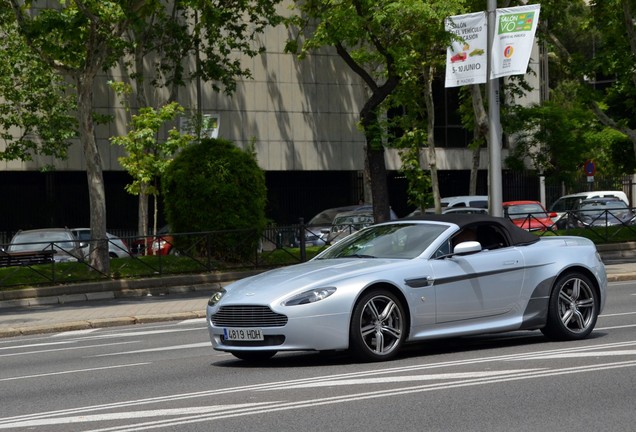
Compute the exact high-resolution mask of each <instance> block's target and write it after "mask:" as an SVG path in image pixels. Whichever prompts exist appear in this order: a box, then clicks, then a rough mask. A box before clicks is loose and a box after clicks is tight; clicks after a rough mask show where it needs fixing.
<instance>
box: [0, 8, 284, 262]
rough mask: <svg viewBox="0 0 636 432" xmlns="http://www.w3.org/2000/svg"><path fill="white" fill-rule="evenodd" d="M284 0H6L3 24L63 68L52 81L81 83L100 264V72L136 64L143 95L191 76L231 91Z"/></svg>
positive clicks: (81, 127) (77, 87)
mask: <svg viewBox="0 0 636 432" xmlns="http://www.w3.org/2000/svg"><path fill="white" fill-rule="evenodd" d="M278 3H279V0H252V1H250V0H247V1H242V2H222V3H221V4H217V3H211V2H207V1H204V0H183V1H175V2H168V3H164V2H158V1H151V0H132V1H123V0H110V1H103V0H81V1H80V0H60V1H57V2H56V1H48V0H46V1H45V0H33V1H29V2H25V1H23V0H0V11H2V17H3V18H4V19H3V21H2V22H1V24H2V25H3V27H6V28H9V29H11V27H10V26H12V25H15V28H16V29H17V32H18V33H19V34H20V36H21V38H22V42H21V43H22V44H23V46H25V47H28V48H29V50H30V53H31V56H32V58H37V59H40V60H41V61H42V62H43V63H45V64H46V65H47V66H48V71H54V72H55V73H56V74H58V79H57V80H50V82H62V81H63V79H67V80H69V81H70V82H71V83H72V84H73V86H74V95H75V108H76V111H75V113H76V115H77V124H78V136H79V142H80V145H81V146H82V149H83V153H84V159H85V161H86V173H87V179H88V190H89V200H90V215H91V216H90V218H91V220H90V226H91V232H92V235H93V237H94V238H96V239H97V240H98V242H97V243H96V247H97V251H96V253H94V254H91V264H92V266H93V267H94V268H96V269H98V270H99V271H102V272H104V273H108V271H109V259H108V248H107V240H106V203H105V193H104V180H103V174H102V161H101V156H100V153H99V151H98V148H97V142H96V139H95V126H94V121H95V120H94V113H93V95H94V94H93V92H94V89H95V85H96V82H97V81H96V78H97V75H98V73H100V72H101V71H104V70H108V69H109V68H111V67H113V66H115V65H116V64H117V63H118V62H119V63H120V64H121V66H122V69H124V70H128V67H129V66H130V67H131V68H132V70H130V76H131V78H132V79H133V80H134V81H135V83H136V84H137V89H136V91H138V92H139V93H138V94H139V96H138V97H139V98H140V100H143V99H144V97H145V96H144V95H145V94H146V93H145V91H147V90H148V89H149V88H157V87H161V88H165V89H169V90H170V91H169V94H170V95H171V97H172V96H173V95H174V94H175V93H174V92H175V89H176V88H177V87H179V86H182V85H183V84H184V83H185V82H186V81H187V80H188V79H201V80H211V81H212V80H213V81H218V82H220V83H221V84H222V85H224V86H225V88H226V90H229V91H231V90H232V88H233V85H234V79H235V78H236V77H237V76H241V75H248V74H249V73H248V71H246V70H245V69H244V68H242V67H241V63H240V62H241V59H240V56H239V55H236V54H237V53H246V54H248V55H255V53H258V52H259V51H260V49H259V48H258V46H255V45H253V44H254V41H255V38H256V36H257V35H258V34H259V32H260V31H262V29H263V28H264V27H265V26H266V25H268V24H269V23H272V22H273V23H275V22H277V21H276V20H277V19H278V15H277V14H276V11H275V7H276V5H277V4H278ZM7 11H11V12H12V13H11V14H8V13H7ZM4 54H6V56H7V64H16V63H18V62H16V61H15V60H14V59H13V58H12V56H13V55H14V52H12V51H7V52H5V53H4ZM126 54H133V61H132V62H130V57H124V56H125V55H126ZM148 54H151V55H154V56H155V60H154V61H146V60H148V59H147V58H145V56H146V55H148ZM191 56H194V57H196V61H195V62H194V63H195V68H194V70H189V69H188V68H186V65H189V64H191V63H192V62H190V61H187V60H188V59H189V58H190V57H191ZM145 65H150V68H151V69H152V70H153V71H154V74H150V73H149V72H148V71H147V70H145ZM17 72H18V71H17V70H16V71H15V72H14V74H15V73H17ZM45 76H47V75H43V77H45ZM214 86H215V87H218V86H217V85H216V84H215V85H214ZM3 97H4V96H3ZM5 100H8V101H13V100H17V99H16V98H8V99H7V98H5ZM168 100H170V98H168ZM164 104H165V101H160V102H157V103H140V104H139V106H153V107H155V108H157V107H159V106H163V105H164ZM5 125H6V123H5ZM42 130H44V129H42ZM38 132H42V131H41V130H38Z"/></svg>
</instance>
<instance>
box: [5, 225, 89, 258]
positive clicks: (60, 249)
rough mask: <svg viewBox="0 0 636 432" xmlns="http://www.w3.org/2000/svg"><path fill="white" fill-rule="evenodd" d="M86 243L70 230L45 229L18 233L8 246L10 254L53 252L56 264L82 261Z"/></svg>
mask: <svg viewBox="0 0 636 432" xmlns="http://www.w3.org/2000/svg"><path fill="white" fill-rule="evenodd" d="M85 246H86V244H85V243H80V241H79V240H78V239H77V237H75V235H73V233H72V232H71V230H69V229H68V228H44V229H34V230H24V231H18V232H17V233H16V234H15V235H14V236H13V238H12V239H11V243H9V246H7V252H8V253H20V252H40V251H46V250H52V251H53V259H54V260H55V261H56V262H68V261H82V260H83V259H84V252H83V249H82V248H83V247H85Z"/></svg>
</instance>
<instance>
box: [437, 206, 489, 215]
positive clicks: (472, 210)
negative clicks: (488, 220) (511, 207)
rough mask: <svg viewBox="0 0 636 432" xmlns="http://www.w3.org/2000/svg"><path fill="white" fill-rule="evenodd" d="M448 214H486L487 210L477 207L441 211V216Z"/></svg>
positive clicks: (452, 208) (451, 208)
mask: <svg viewBox="0 0 636 432" xmlns="http://www.w3.org/2000/svg"><path fill="white" fill-rule="evenodd" d="M449 213H464V214H488V209H487V208H478V207H450V208H446V209H444V210H442V214H449Z"/></svg>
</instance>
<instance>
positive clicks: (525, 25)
mask: <svg viewBox="0 0 636 432" xmlns="http://www.w3.org/2000/svg"><path fill="white" fill-rule="evenodd" d="M533 21H534V12H526V13H522V14H508V15H502V16H501V17H500V19H499V31H498V34H504V33H518V32H524V31H525V32H527V31H530V30H532V22H533Z"/></svg>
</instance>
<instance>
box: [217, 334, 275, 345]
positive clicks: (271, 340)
mask: <svg viewBox="0 0 636 432" xmlns="http://www.w3.org/2000/svg"><path fill="white" fill-rule="evenodd" d="M221 341H222V342H223V345H227V346H236V347H262V346H278V345H282V344H284V343H285V336H283V335H273V336H265V340H262V341H234V340H227V339H225V338H224V337H223V336H221Z"/></svg>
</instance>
